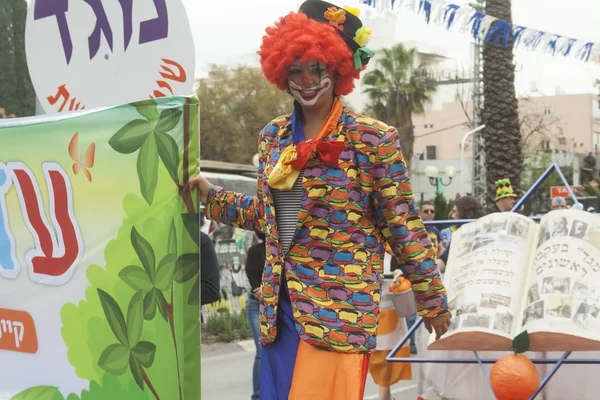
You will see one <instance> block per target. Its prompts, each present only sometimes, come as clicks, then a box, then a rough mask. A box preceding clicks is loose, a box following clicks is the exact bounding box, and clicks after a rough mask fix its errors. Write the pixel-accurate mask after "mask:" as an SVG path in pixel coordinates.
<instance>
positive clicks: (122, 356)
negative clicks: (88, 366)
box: [98, 343, 129, 375]
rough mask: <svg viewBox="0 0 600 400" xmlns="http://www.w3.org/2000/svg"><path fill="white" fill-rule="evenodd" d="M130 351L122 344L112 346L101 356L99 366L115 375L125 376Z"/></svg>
mask: <svg viewBox="0 0 600 400" xmlns="http://www.w3.org/2000/svg"><path fill="white" fill-rule="evenodd" d="M128 361H129V349H128V348H127V347H125V346H123V345H122V344H116V343H115V344H111V345H110V346H108V347H107V348H106V349H105V350H104V351H103V352H102V355H100V359H99V360H98V366H99V367H100V368H102V369H103V370H105V371H106V372H109V373H111V374H113V375H123V373H125V371H126V370H127V362H128Z"/></svg>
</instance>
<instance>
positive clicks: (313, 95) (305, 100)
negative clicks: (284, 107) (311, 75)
mask: <svg viewBox="0 0 600 400" xmlns="http://www.w3.org/2000/svg"><path fill="white" fill-rule="evenodd" d="M288 82H289V85H290V92H291V93H292V96H294V98H295V99H296V100H298V102H299V103H300V104H302V105H303V106H305V107H312V106H314V105H315V104H317V102H318V101H319V99H320V98H321V96H323V95H324V94H325V93H327V91H328V90H329V89H330V88H331V87H332V82H331V78H330V77H329V76H326V77H324V78H323V79H321V80H320V82H319V83H318V84H316V85H314V86H310V87H302V86H300V85H298V84H297V83H295V82H294V81H292V80H291V79H290V80H289V81H288Z"/></svg>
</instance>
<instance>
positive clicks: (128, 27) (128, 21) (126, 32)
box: [119, 0, 133, 50]
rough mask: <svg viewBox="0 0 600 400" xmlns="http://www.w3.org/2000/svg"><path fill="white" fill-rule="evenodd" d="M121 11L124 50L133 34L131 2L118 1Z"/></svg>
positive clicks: (126, 0) (128, 0)
mask: <svg viewBox="0 0 600 400" xmlns="http://www.w3.org/2000/svg"><path fill="white" fill-rule="evenodd" d="M119 4H121V10H122V11H123V37H124V39H125V50H127V47H129V42H130V41H131V35H132V34H133V0H119Z"/></svg>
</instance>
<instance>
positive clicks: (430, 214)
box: [390, 200, 445, 354]
mask: <svg viewBox="0 0 600 400" xmlns="http://www.w3.org/2000/svg"><path fill="white" fill-rule="evenodd" d="M419 216H420V217H421V219H422V220H423V222H427V221H433V219H434V218H435V204H433V202H432V201H429V200H425V201H422V202H421V204H420V205H419ZM425 229H426V230H427V233H428V234H429V239H431V244H432V245H433V247H434V250H435V252H436V256H435V257H434V260H435V262H436V264H438V268H439V267H440V266H442V268H440V272H441V273H442V272H444V270H443V267H445V264H443V263H440V262H439V260H438V259H437V257H438V256H440V255H442V254H443V248H440V231H439V230H438V228H436V227H435V226H433V225H425ZM440 250H442V251H440ZM440 264H441V265H440ZM390 267H391V270H392V272H393V271H398V272H400V266H399V265H398V263H397V261H396V258H395V257H394V258H392V262H391V266H390ZM416 320H417V315H416V314H415V315H413V316H412V317H407V318H406V324H407V325H408V329H410V328H411V327H412V326H413V325H414V324H415V321H416ZM410 352H411V353H412V354H417V347H416V345H415V335H411V336H410Z"/></svg>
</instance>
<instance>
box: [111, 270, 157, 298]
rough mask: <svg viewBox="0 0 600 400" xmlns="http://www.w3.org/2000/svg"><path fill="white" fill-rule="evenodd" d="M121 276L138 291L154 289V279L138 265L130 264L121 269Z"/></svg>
mask: <svg viewBox="0 0 600 400" xmlns="http://www.w3.org/2000/svg"><path fill="white" fill-rule="evenodd" d="M119 277H120V278H121V279H122V280H123V281H124V282H125V283H126V284H128V285H129V287H131V288H132V289H133V290H135V291H136V292H139V291H142V292H144V293H146V292H148V291H150V290H152V287H153V286H152V281H150V278H149V277H148V273H147V272H146V271H144V270H143V269H141V268H140V267H138V266H136V265H130V266H128V267H125V268H123V269H122V270H121V271H119Z"/></svg>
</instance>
